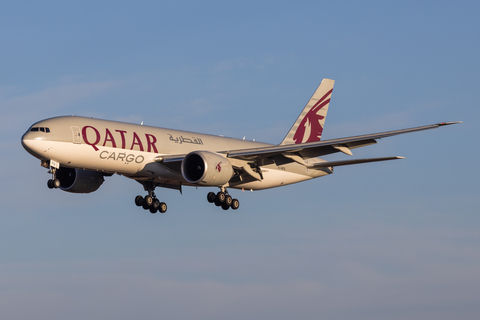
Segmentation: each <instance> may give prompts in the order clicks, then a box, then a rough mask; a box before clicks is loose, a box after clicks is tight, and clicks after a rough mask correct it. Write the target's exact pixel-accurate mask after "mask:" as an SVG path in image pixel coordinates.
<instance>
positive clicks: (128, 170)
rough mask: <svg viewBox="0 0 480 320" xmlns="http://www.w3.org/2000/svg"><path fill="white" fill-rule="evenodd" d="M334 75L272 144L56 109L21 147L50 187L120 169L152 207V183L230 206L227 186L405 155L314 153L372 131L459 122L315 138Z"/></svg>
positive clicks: (234, 203) (70, 186)
mask: <svg viewBox="0 0 480 320" xmlns="http://www.w3.org/2000/svg"><path fill="white" fill-rule="evenodd" d="M333 85H334V80H330V79H323V81H322V82H321V83H320V85H319V86H318V88H317V89H316V90H315V92H314V94H313V96H312V97H311V98H310V100H309V101H308V103H307V105H306V106H305V108H304V109H303V111H302V112H301V113H300V115H299V117H298V118H297V120H296V121H295V122H294V124H293V126H292V127H291V129H290V130H289V131H288V133H287V135H286V136H285V138H284V139H283V141H282V142H281V143H280V144H278V145H273V144H268V143H262V142H256V141H247V140H245V139H234V138H227V137H223V136H215V135H208V134H202V133H196V132H189V131H180V130H174V129H167V128H159V127H153V126H147V125H143V122H142V124H131V123H125V122H118V121H110V120H101V119H94V118H88V117H81V116H61V117H54V118H49V119H46V120H42V121H39V122H36V123H34V124H33V125H32V126H30V128H29V129H28V130H27V132H26V133H25V134H24V135H23V136H22V145H23V147H24V148H25V150H26V151H27V152H29V153H30V154H31V155H33V156H34V157H36V158H38V159H40V165H41V166H42V167H45V168H47V169H49V171H48V172H49V173H51V174H52V178H51V179H49V180H48V182H47V186H48V187H49V188H50V189H60V190H63V191H67V192H73V193H90V192H94V191H96V190H97V189H98V188H99V187H100V186H101V185H102V183H103V182H104V178H105V177H108V176H112V175H113V174H119V175H122V176H125V177H128V178H131V179H134V180H136V181H137V182H139V183H140V184H142V185H143V188H144V190H145V191H146V192H147V195H146V196H141V195H138V196H136V197H135V204H136V205H137V206H139V207H143V209H145V210H149V211H150V212H151V213H156V212H161V213H164V212H166V211H167V205H166V203H165V202H163V201H160V200H159V199H158V198H157V196H156V195H155V192H154V191H155V188H156V187H162V188H170V189H174V190H179V191H180V192H182V186H194V187H218V188H219V189H220V190H219V191H218V192H217V193H214V192H209V193H208V194H207V200H208V202H210V203H214V204H215V205H216V206H218V207H222V209H224V210H228V209H230V208H231V209H233V210H236V209H238V208H239V206H240V202H239V201H238V199H235V198H232V196H231V195H230V194H229V192H228V189H242V190H252V191H253V190H262V189H268V188H274V187H280V186H286V185H289V184H292V183H297V182H301V181H306V180H310V179H314V178H318V177H323V176H326V175H329V174H332V173H333V169H334V167H338V166H345V165H353V164H360V163H368V162H377V161H387V160H395V159H403V157H399V156H393V157H382V158H367V159H354V160H338V161H326V160H324V159H321V158H319V157H321V156H325V155H329V154H333V153H337V152H342V153H344V154H347V155H352V151H351V150H352V149H356V148H360V147H365V146H368V145H372V144H375V143H377V140H378V139H381V138H386V137H391V136H395V135H399V134H404V133H409V132H416V131H422V130H428V129H434V128H438V127H442V126H446V125H451V124H456V123H461V121H455V122H441V123H437V124H432V125H426V126H421V127H415V128H408V129H400V130H394V131H387V132H381V133H373V134H365V135H359V136H353V137H346V138H337V139H331V140H323V141H322V140H321V137H322V133H323V128H324V124H325V118H326V115H327V111H328V107H329V105H330V99H331V96H332V91H333Z"/></svg>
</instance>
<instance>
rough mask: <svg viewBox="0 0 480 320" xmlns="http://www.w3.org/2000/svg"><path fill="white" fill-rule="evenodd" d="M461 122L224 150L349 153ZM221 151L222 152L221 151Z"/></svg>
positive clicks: (232, 154)
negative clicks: (389, 139) (382, 139)
mask: <svg viewBox="0 0 480 320" xmlns="http://www.w3.org/2000/svg"><path fill="white" fill-rule="evenodd" d="M456 123H461V121H455V122H441V123H437V124H432V125H428V126H421V127H415V128H409V129H401V130H394V131H386V132H380V133H373V134H366V135H361V136H353V137H347V138H339V139H331V140H324V141H318V142H307V143H300V144H290V145H276V146H268V147H261V148H251V149H240V150H230V151H226V152H225V153H226V155H227V157H228V158H238V159H244V160H254V159H255V158H258V157H264V158H265V157H271V156H275V155H280V154H283V155H285V154H287V155H288V154H292V153H299V154H300V155H302V156H309V157H315V156H320V155H325V154H330V153H335V152H344V153H346V154H349V155H351V152H350V149H354V148H359V147H363V146H366V145H370V144H374V143H376V140H377V139H381V138H386V137H391V136H396V135H399V134H404V133H409V132H417V131H423V130H429V129H435V128H438V127H442V126H446V125H451V124H456ZM222 153H223V152H222Z"/></svg>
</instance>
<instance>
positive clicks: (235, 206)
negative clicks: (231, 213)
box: [231, 199, 240, 210]
mask: <svg viewBox="0 0 480 320" xmlns="http://www.w3.org/2000/svg"><path fill="white" fill-rule="evenodd" d="M231 207H232V209H233V210H237V209H238V207H240V201H238V200H237V199H233V200H232V205H231Z"/></svg>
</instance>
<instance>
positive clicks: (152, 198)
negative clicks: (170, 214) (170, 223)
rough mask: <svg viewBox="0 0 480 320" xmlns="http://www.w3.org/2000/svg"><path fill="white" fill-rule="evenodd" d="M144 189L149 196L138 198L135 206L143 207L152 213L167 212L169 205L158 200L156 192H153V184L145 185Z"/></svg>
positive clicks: (147, 183)
mask: <svg viewBox="0 0 480 320" xmlns="http://www.w3.org/2000/svg"><path fill="white" fill-rule="evenodd" d="M144 187H145V190H146V191H148V195H146V196H145V197H142V196H136V197H135V204H136V205H137V206H138V207H143V209H145V210H149V211H150V212H151V213H157V211H160V213H165V212H167V204H166V203H165V202H160V200H158V199H157V196H156V195H155V192H153V190H155V186H154V185H153V183H152V182H146V183H144Z"/></svg>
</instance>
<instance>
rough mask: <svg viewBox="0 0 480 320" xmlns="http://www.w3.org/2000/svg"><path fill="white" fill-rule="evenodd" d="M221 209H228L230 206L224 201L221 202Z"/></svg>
mask: <svg viewBox="0 0 480 320" xmlns="http://www.w3.org/2000/svg"><path fill="white" fill-rule="evenodd" d="M222 209H223V210H228V209H230V206H229V205H228V204H226V203H225V202H224V203H223V204H222Z"/></svg>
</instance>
